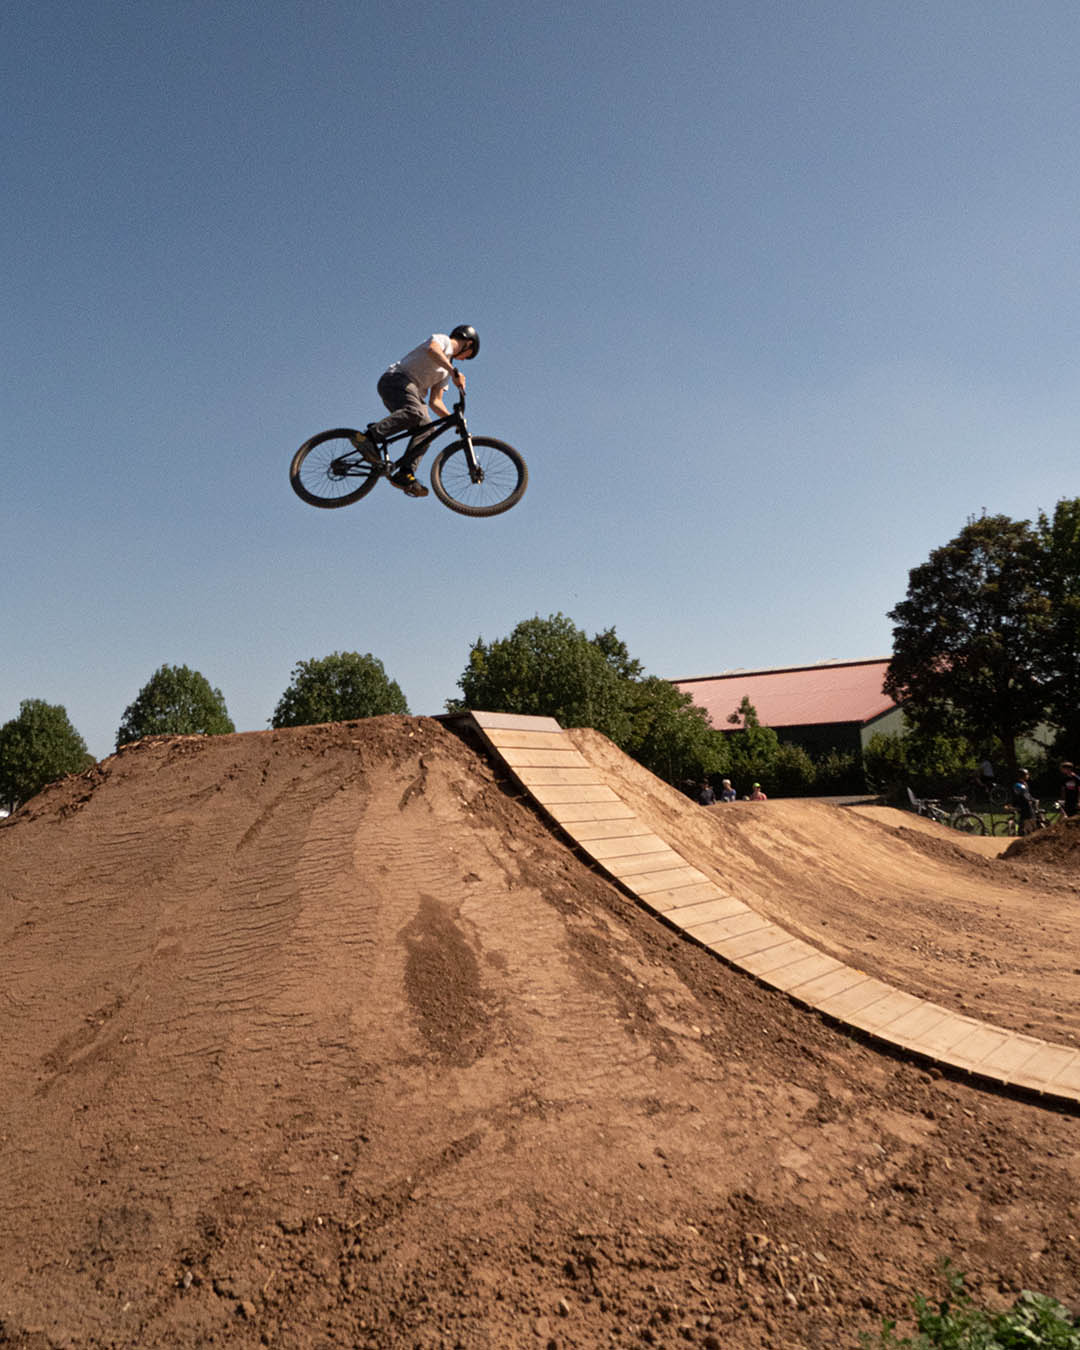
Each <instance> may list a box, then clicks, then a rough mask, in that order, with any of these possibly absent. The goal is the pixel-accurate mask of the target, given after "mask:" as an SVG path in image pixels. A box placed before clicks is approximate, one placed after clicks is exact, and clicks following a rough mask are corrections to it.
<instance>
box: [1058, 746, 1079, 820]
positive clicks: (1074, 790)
mask: <svg viewBox="0 0 1080 1350" xmlns="http://www.w3.org/2000/svg"><path fill="white" fill-rule="evenodd" d="M1061 810H1062V813H1063V814H1064V815H1066V816H1075V815H1078V814H1080V777H1078V776H1077V773H1076V770H1075V769H1074V768H1073V765H1072V762H1071V761H1070V760H1067V759H1066V760H1063V761H1062V764H1061Z"/></svg>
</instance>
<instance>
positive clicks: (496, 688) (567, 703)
mask: <svg viewBox="0 0 1080 1350" xmlns="http://www.w3.org/2000/svg"><path fill="white" fill-rule="evenodd" d="M628 665H629V666H637V663H636V662H632V663H631V662H630V661H629V656H628V654H627V652H626V648H625V646H624V645H623V644H622V643H621V642H619V640H618V638H616V637H615V632H614V629H608V630H607V631H606V632H605V633H601V634H598V635H597V637H596V638H595V639H593V640H590V639H589V638H588V637H586V635H585V634H584V633H583V632H582V631H581V629H579V628H577V627H575V626H574V624H573V623H571V621H570V620H569V619H568V618H567V617H566V615H565V614H552V615H550V616H549V617H548V618H546V619H541V618H540V617H539V616H536V617H535V618H532V619H525V620H523V621H522V622H521V623H519V624H518V625H517V627H516V628H515V629H514V631H513V632H512V633H511V634H510V636H509V637H506V638H500V639H498V640H497V641H495V642H492V643H487V642H485V641H484V640H483V638H477V640H476V642H475V643H474V644H473V646H472V650H471V651H470V652H469V664H468V665H467V666H466V668H465V670H464V672H463V673H462V675H461V678H460V679H459V680H458V687H459V688H460V690H461V692H462V698H461V699H455V700H450V701H448V703H447V707H448V708H450V709H454V708H460V707H466V708H473V709H475V710H477V711H483V712H507V713H519V714H521V715H523V716H535V717H554V718H555V719H556V720H557V721H559V722H560V723H561V724H562V725H563V726H564V727H594V728H595V729H596V730H597V731H600V732H602V733H603V734H604V735H605V736H608V737H609V738H610V739H611V740H613V741H614V742H615V744H616V745H620V746H621V745H624V744H625V743H626V740H627V738H628V736H629V734H630V711H629V707H628V699H629V688H628V686H629V685H630V681H629V680H627V679H626V678H625V676H624V675H623V674H622V673H621V671H622V669H624V668H626V667H627V666H628ZM638 669H640V667H638Z"/></svg>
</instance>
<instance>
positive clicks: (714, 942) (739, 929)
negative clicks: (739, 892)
mask: <svg viewBox="0 0 1080 1350" xmlns="http://www.w3.org/2000/svg"><path fill="white" fill-rule="evenodd" d="M771 927H772V925H771V924H770V923H769V921H768V920H767V919H763V918H762V917H761V915H760V914H755V913H754V911H753V910H752V909H747V910H745V911H744V912H743V913H742V914H729V915H728V916H727V918H726V919H712V920H710V921H709V923H703V924H699V925H698V927H696V928H695V929H694V932H693V936H694V937H695V938H697V940H698V941H699V942H703V943H704V944H705V946H706V947H712V948H713V949H714V950H715V951H717V952H719V951H720V948H721V944H722V943H723V942H724V940H725V939H726V938H734V937H738V936H739V935H740V934H741V933H755V932H759V931H761V930H762V929H765V928H771ZM689 931H690V930H689V929H687V932H689Z"/></svg>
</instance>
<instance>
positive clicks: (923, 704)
mask: <svg viewBox="0 0 1080 1350" xmlns="http://www.w3.org/2000/svg"><path fill="white" fill-rule="evenodd" d="M889 618H890V619H892V620H893V622H894V625H895V626H894V628H893V658H892V661H891V662H890V665H889V670H888V673H887V674H886V677H885V692H886V693H888V694H890V695H891V696H892V697H893V698H895V699H896V700H897V701H898V702H901V703H903V704H904V711H905V713H906V715H907V717H908V719H909V721H911V722H912V723H913V724H914V725H915V726H916V727H918V728H919V729H920V730H921V731H924V732H926V733H928V734H935V733H937V734H940V733H945V734H950V735H956V734H960V735H965V736H967V738H968V739H969V740H970V741H973V742H974V743H975V744H979V745H986V744H989V743H991V742H993V741H994V740H997V741H999V742H1000V744H1001V746H1002V748H1003V751H1004V753H1005V756H1006V759H1007V762H1008V764H1009V768H1010V770H1011V771H1015V768H1016V741H1017V739H1018V738H1020V737H1021V736H1026V735H1030V733H1031V732H1032V731H1033V730H1034V729H1035V728H1036V727H1037V726H1038V725H1039V723H1040V722H1041V721H1042V719H1043V715H1044V710H1045V703H1046V698H1045V691H1044V688H1043V685H1042V682H1041V680H1040V676H1039V669H1038V660H1037V653H1038V652H1040V651H1041V650H1042V649H1043V644H1044V642H1045V633H1046V629H1047V625H1048V621H1049V601H1048V599H1047V597H1046V594H1045V588H1044V585H1043V580H1042V566H1041V556H1040V547H1039V541H1038V539H1037V538H1036V535H1035V533H1034V532H1033V531H1032V529H1031V526H1030V524H1029V522H1028V521H1014V520H1010V519H1009V517H1008V516H985V515H984V516H981V517H979V518H978V519H972V520H969V521H968V523H967V525H966V526H965V527H964V529H963V530H961V532H960V534H959V535H957V537H956V538H955V539H953V540H952V541H950V543H948V544H946V545H945V546H944V547H943V548H938V549H935V550H934V551H933V552H932V553H931V554H930V558H929V560H928V561H927V562H925V563H923V564H922V565H921V566H919V567H916V568H914V569H913V570H912V571H911V573H910V575H909V582H908V590H907V597H906V599H904V600H902V601H901V602H900V603H899V604H898V605H897V606H896V608H895V609H893V610H891V611H890V612H889Z"/></svg>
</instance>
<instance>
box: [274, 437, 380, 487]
mask: <svg viewBox="0 0 1080 1350" xmlns="http://www.w3.org/2000/svg"><path fill="white" fill-rule="evenodd" d="M356 435H357V433H356V432H355V431H350V430H349V428H348V427H338V428H337V429H336V430H335V431H320V432H319V434H318V435H317V436H312V438H311V440H309V441H305V442H304V444H303V445H302V446H301V447H300V449H299V450H297V452H296V454H295V455H293V461H292V464H291V465H290V466H289V482H290V483H291V484H292V489H293V491H294V492H295V493H296V495H297V496H298V497H299V498H300V499H301V500H302V501H305V502H307V504H308V505H309V506H325V507H334V506H348V505H349V504H350V503H351V502H358V501H359V500H360V498H361V497H366V496H367V494H368V493H369V492H370V491H371V489H372V488H373V487H374V486H375V484H376V483H377V482H378V480H379V471H378V469H376V468H375V466H374V465H373V464H369V463H368V461H367V460H366V459H365V458H364V456H363V455H362V454H361V453H360V451H359V450H357V448H356Z"/></svg>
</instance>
